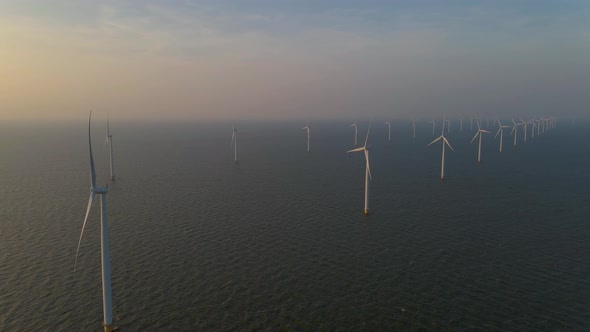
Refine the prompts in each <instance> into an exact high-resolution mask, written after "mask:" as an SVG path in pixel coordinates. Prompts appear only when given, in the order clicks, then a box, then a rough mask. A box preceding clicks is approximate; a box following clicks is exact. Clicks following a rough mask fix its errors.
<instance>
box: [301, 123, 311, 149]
mask: <svg viewBox="0 0 590 332" xmlns="http://www.w3.org/2000/svg"><path fill="white" fill-rule="evenodd" d="M301 129H303V130H306V129H307V152H309V124H307V126H305V127H303V128H301Z"/></svg>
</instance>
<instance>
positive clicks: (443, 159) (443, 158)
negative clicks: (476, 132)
mask: <svg viewBox="0 0 590 332" xmlns="http://www.w3.org/2000/svg"><path fill="white" fill-rule="evenodd" d="M443 123H444V121H443ZM440 140H442V141H443V142H442V161H441V166H440V179H441V181H443V180H444V179H445V144H446V145H448V146H449V148H450V149H451V150H452V151H455V150H453V147H452V146H451V144H450V143H449V141H447V138H446V137H445V128H444V126H443V130H442V134H441V135H440V136H439V137H438V138H437V139H435V140H434V141H432V142H430V144H428V145H427V146H430V145H432V144H434V143H436V142H438V141H440Z"/></svg>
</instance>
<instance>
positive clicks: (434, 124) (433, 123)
mask: <svg viewBox="0 0 590 332" xmlns="http://www.w3.org/2000/svg"><path fill="white" fill-rule="evenodd" d="M430 123H432V136H434V128H435V127H436V122H434V119H432V121H430ZM444 124H445V123H444V122H443V131H444V129H445V126H444Z"/></svg>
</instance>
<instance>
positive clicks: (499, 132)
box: [494, 119, 510, 153]
mask: <svg viewBox="0 0 590 332" xmlns="http://www.w3.org/2000/svg"><path fill="white" fill-rule="evenodd" d="M497 120H498V125H500V128H499V129H498V132H497V133H496V136H494V139H496V137H498V134H500V153H502V146H503V144H502V137H503V136H504V129H506V128H510V126H503V125H502V122H500V119H497Z"/></svg>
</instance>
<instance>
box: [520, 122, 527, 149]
mask: <svg viewBox="0 0 590 332" xmlns="http://www.w3.org/2000/svg"><path fill="white" fill-rule="evenodd" d="M520 123H522V125H523V126H524V127H523V128H524V143H526V136H527V135H526V129H527V127H528V122H526V121H524V120H523V119H522V118H520Z"/></svg>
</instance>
